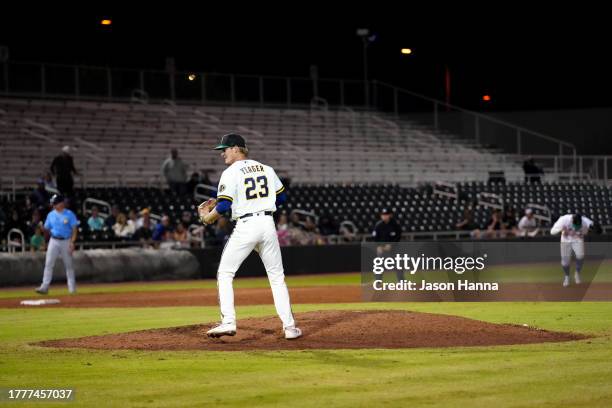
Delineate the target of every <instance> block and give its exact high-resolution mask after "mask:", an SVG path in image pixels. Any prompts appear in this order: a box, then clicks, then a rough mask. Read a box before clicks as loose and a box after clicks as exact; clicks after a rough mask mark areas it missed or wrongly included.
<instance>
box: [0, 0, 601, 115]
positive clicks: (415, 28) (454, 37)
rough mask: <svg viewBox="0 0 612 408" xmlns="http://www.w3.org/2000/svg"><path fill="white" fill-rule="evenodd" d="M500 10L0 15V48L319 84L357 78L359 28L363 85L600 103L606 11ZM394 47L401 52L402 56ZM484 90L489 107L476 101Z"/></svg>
mask: <svg viewBox="0 0 612 408" xmlns="http://www.w3.org/2000/svg"><path fill="white" fill-rule="evenodd" d="M204 4H207V3H204ZM313 4H314V3H313ZM528 4H529V3H528ZM511 5H512V7H513V8H512V9H509V10H504V9H499V7H500V6H499V5H497V6H496V7H497V8H496V9H493V8H491V9H490V10H489V9H487V7H486V6H485V8H483V9H480V10H479V11H478V10H476V9H473V8H472V9H466V8H460V9H449V8H445V7H443V6H442V5H440V6H439V7H438V9H437V10H435V12H434V11H432V10H427V11H424V10H420V9H418V10H417V9H412V8H408V7H407V6H406V5H404V6H403V7H402V9H401V10H400V8H397V7H396V8H390V7H383V6H376V7H375V6H360V9H359V11H358V12H356V13H355V12H351V11H338V10H333V9H332V10H330V9H329V7H315V6H313V5H309V4H306V3H300V4H299V7H300V8H296V6H295V5H292V6H291V7H289V6H290V4H288V3H279V6H278V10H280V14H279V15H276V16H272V15H271V13H270V11H269V7H268V9H267V10H265V11H266V12H267V13H264V12H262V10H261V8H259V7H258V8H255V7H253V6H251V7H250V8H248V9H245V8H244V6H240V5H238V3H236V6H235V7H232V8H230V7H211V6H209V5H208V4H207V5H206V6H205V7H203V8H193V7H191V6H189V7H188V6H186V5H182V4H181V5H180V7H181V9H180V10H175V11H174V12H167V11H166V10H164V9H161V8H160V10H159V11H157V12H155V11H154V12H151V11H147V12H135V11H132V12H124V11H121V12H117V11H116V10H114V9H112V8H109V9H107V8H103V7H101V8H100V9H99V10H97V11H95V12H88V11H80V12H78V13H76V14H74V11H72V13H71V14H68V13H62V12H61V11H58V10H56V9H50V10H49V11H48V12H44V11H43V12H40V11H39V12H38V13H37V15H32V14H31V13H27V12H25V11H20V12H17V11H15V12H5V13H2V14H0V44H3V45H8V46H9V49H10V53H11V59H12V60H16V61H41V62H62V63H81V64H91V65H111V66H116V67H134V68H156V69H163V67H164V61H165V57H166V56H174V57H175V59H176V63H177V68H178V69H180V70H197V71H207V72H227V73H230V72H233V73H244V74H267V75H280V76H303V77H305V76H308V75H309V67H310V65H312V64H316V65H317V66H318V67H319V73H320V76H321V77H328V78H353V79H361V78H362V77H363V71H362V67H363V65H362V43H361V39H360V38H358V37H357V36H356V34H355V30H356V29H357V28H359V27H367V28H369V29H370V31H371V32H373V33H376V34H377V39H376V41H375V42H374V43H372V44H371V45H370V46H369V48H368V53H369V66H370V78H376V79H380V80H384V81H387V82H391V83H393V84H396V85H399V86H402V87H405V88H408V89H411V90H414V91H416V92H421V93H424V94H426V95H430V96H433V97H437V98H443V95H444V94H443V92H444V67H445V66H448V67H449V69H450V72H451V80H452V100H451V102H453V103H455V104H457V105H460V106H464V107H468V108H473V109H484V110H509V109H541V108H552V109H555V108H580V107H583V108H586V107H593V106H612V103H611V102H610V101H609V98H610V90H611V88H612V80H611V79H610V78H611V75H610V72H611V68H612V67H611V66H610V63H609V62H607V60H608V59H609V58H610V57H609V56H608V55H607V53H608V51H609V48H610V46H608V45H607V44H606V36H605V34H606V25H607V23H606V21H605V16H606V13H604V12H603V10H597V9H595V8H592V9H584V10H576V9H572V10H570V9H567V10H564V9H559V10H556V11H555V12H554V13H553V12H551V11H549V10H537V11H536V10H534V9H533V7H532V6H529V7H526V6H521V5H517V4H516V3H511ZM178 6H179V5H178V4H177V7H178ZM345 7H346V6H345ZM366 7H369V8H366ZM505 7H508V6H505ZM277 13H278V11H277ZM476 13H478V14H480V15H481V16H479V17H478V16H476ZM466 16H467V17H466ZM103 17H109V18H112V19H113V26H112V28H110V29H108V28H102V27H101V26H100V25H99V24H98V22H99V20H100V19H101V18H103ZM401 47H410V48H412V49H413V50H414V53H413V55H411V56H408V57H406V56H402V55H401V54H400V52H399V50H400V48H401ZM485 93H488V94H490V95H491V96H492V98H493V101H492V103H491V104H489V105H484V104H483V103H482V102H481V101H480V98H481V96H482V95H483V94H485Z"/></svg>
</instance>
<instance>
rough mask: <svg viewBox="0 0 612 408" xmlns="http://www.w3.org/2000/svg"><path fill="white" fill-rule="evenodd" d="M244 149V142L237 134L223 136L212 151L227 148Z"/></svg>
mask: <svg viewBox="0 0 612 408" xmlns="http://www.w3.org/2000/svg"><path fill="white" fill-rule="evenodd" d="M234 146H238V147H246V140H244V138H243V137H242V136H240V135H239V134H237V133H228V134H227V135H223V137H222V138H221V142H219V145H218V146H217V147H214V148H213V149H214V150H223V149H227V148H228V147H234Z"/></svg>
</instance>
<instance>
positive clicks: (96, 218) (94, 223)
mask: <svg viewBox="0 0 612 408" xmlns="http://www.w3.org/2000/svg"><path fill="white" fill-rule="evenodd" d="M87 225H89V230H90V231H102V229H103V228H104V219H102V217H100V210H98V207H96V206H95V205H94V206H93V207H92V209H91V217H89V219H88V220H87Z"/></svg>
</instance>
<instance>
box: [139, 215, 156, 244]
mask: <svg viewBox="0 0 612 408" xmlns="http://www.w3.org/2000/svg"><path fill="white" fill-rule="evenodd" d="M139 220H142V223H141V224H142V226H141V227H139V228H136V232H135V233H134V238H135V239H137V240H138V241H148V240H150V239H151V237H152V236H153V225H152V222H151V218H150V217H146V218H139Z"/></svg>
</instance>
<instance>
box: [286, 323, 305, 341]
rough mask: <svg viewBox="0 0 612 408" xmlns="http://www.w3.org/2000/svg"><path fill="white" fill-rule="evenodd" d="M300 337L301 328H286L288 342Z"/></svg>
mask: <svg viewBox="0 0 612 408" xmlns="http://www.w3.org/2000/svg"><path fill="white" fill-rule="evenodd" d="M298 337H302V331H301V330H300V329H299V328H297V327H295V326H291V327H285V338H286V339H287V340H293V339H297V338H298Z"/></svg>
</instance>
